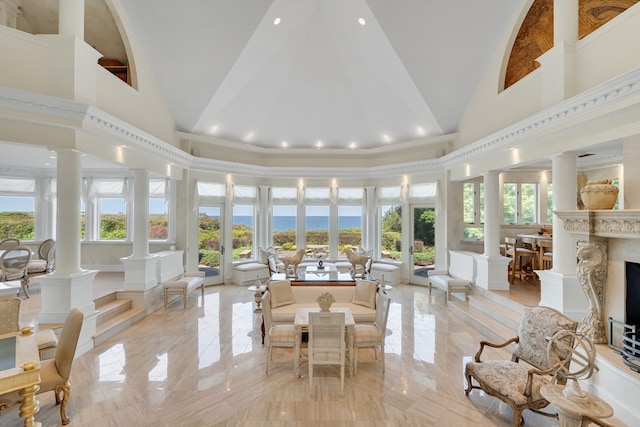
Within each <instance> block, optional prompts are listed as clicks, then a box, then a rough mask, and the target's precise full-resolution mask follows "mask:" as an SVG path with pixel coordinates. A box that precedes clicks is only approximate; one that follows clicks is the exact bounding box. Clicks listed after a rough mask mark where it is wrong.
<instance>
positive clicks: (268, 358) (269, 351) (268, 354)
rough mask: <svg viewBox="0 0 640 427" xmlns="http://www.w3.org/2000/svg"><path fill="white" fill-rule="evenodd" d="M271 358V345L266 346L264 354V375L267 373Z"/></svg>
mask: <svg viewBox="0 0 640 427" xmlns="http://www.w3.org/2000/svg"><path fill="white" fill-rule="evenodd" d="M270 360H271V345H268V346H267V353H266V354H265V359H264V373H265V375H269V361H270Z"/></svg>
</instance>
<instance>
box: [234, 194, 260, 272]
mask: <svg viewBox="0 0 640 427" xmlns="http://www.w3.org/2000/svg"><path fill="white" fill-rule="evenodd" d="M257 194H258V189H257V188H256V187H255V186H249V185H234V186H233V259H234V260H238V259H245V258H251V257H252V255H253V256H254V257H257V256H258V254H254V253H253V247H254V235H255V233H254V230H255V224H256V221H255V215H254V212H255V203H256V201H257Z"/></svg>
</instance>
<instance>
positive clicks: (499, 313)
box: [469, 295, 522, 331]
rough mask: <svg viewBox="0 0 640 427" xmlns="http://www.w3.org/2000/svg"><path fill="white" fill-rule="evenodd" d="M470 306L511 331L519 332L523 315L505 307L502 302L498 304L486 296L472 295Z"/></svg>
mask: <svg viewBox="0 0 640 427" xmlns="http://www.w3.org/2000/svg"><path fill="white" fill-rule="evenodd" d="M469 306H470V307H473V308H475V309H477V310H479V311H481V312H482V313H484V314H485V315H487V316H489V317H491V318H492V319H494V320H497V321H498V322H500V323H502V324H503V325H505V326H507V327H508V328H509V329H512V330H514V331H517V330H518V325H520V318H521V317H522V314H521V313H520V312H518V311H515V310H513V309H511V308H510V307H509V306H507V305H504V304H503V303H502V302H497V301H495V300H493V299H491V298H488V297H486V296H484V295H470V296H469Z"/></svg>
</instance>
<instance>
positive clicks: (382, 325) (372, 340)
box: [353, 291, 391, 373]
mask: <svg viewBox="0 0 640 427" xmlns="http://www.w3.org/2000/svg"><path fill="white" fill-rule="evenodd" d="M390 306H391V298H389V296H388V295H387V294H385V293H383V292H381V291H380V292H378V301H377V303H376V319H375V322H374V324H373V325H369V324H362V323H361V324H356V325H355V326H354V328H353V348H354V356H353V358H354V361H353V362H354V368H353V371H354V373H357V372H358V348H361V347H373V348H374V351H375V353H376V359H377V354H378V349H380V360H381V362H382V372H384V341H385V339H386V338H387V318H388V317H389V307H390Z"/></svg>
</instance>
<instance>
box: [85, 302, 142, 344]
mask: <svg viewBox="0 0 640 427" xmlns="http://www.w3.org/2000/svg"><path fill="white" fill-rule="evenodd" d="M130 303H131V301H129V304H130ZM145 316H146V310H145V309H144V308H129V309H128V310H126V311H124V312H122V313H119V314H117V315H116V316H113V317H111V318H109V319H108V320H106V321H101V322H100V323H99V324H98V323H97V322H98V321H97V320H96V336H95V338H94V344H95V345H98V344H101V343H103V342H105V341H106V340H108V339H109V338H111V337H113V336H115V335H117V334H118V333H120V332H122V331H124V330H125V329H127V328H129V327H130V326H132V325H134V324H135V323H137V322H139V321H140V320H142V319H144V317H145Z"/></svg>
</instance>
